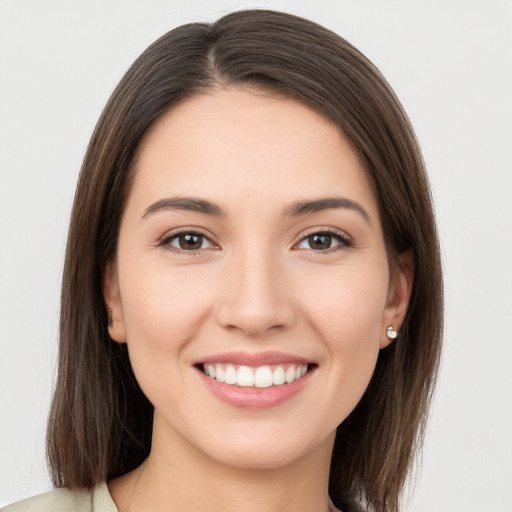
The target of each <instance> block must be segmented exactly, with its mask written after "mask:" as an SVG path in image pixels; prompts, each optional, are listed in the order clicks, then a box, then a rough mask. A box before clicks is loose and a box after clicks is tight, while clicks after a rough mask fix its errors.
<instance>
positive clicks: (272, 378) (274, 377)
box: [203, 364, 308, 388]
mask: <svg viewBox="0 0 512 512" xmlns="http://www.w3.org/2000/svg"><path fill="white" fill-rule="evenodd" d="M285 368H286V369H285ZM203 371H204V373H205V374H206V375H209V376H210V377H211V378H212V379H216V380H217V381H219V382H224V383H226V384H231V385H237V386H241V387H256V388H269V387H270V386H281V385H282V384H285V383H288V384H291V383H292V382H294V381H295V380H298V379H300V378H302V377H304V375H306V373H307V371H308V365H307V364H302V365H298V364H291V365H289V366H288V367H286V365H284V366H283V365H278V366H273V367H272V368H271V367H270V366H259V367H257V368H252V367H250V366H239V367H238V369H237V368H236V367H235V366H234V365H232V364H228V365H225V364H205V365H203Z"/></svg>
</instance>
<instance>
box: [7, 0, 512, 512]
mask: <svg viewBox="0 0 512 512" xmlns="http://www.w3.org/2000/svg"><path fill="white" fill-rule="evenodd" d="M243 7H269V8H274V9H279V10H285V11H289V12H292V13H296V14H299V15H302V16H305V17H308V18H310V19H312V20H315V21H317V22H320V23H322V24H324V25H326V26H327V27H329V28H331V29H333V30H334V31H336V32H337V33H339V34H340V35H342V36H344V37H345V38H346V39H348V40H349V41H350V42H352V43H353V44H355V45H356V46H357V47H358V48H359V49H360V50H362V51H363V52H364V53H366V55H367V56H368V57H369V58H370V59H371V60H373V61H374V62H375V63H376V64H377V66H378V67H379V68H380V69H381V71H382V72H383V73H384V75H385V76H386V77H387V78H388V80H389V81H390V83H391V85H392V86H393V87H394V88H395V90H396V92H397V94H398V96H399V97H400V99H401V100H402V102H403V104H404V106H405V108H406V110H407V111H408V113H409V115H410V117H411V119H412V122H413V124H414V126H415V128H416V130H417V133H418V137H419V139H420V143H421V144H422V147H423V149H424V154H425V158H426V161H427V165H428V168H429V173H430V176H431V181H432V186H433V189H434V196H435V202H436V208H437V213H438V218H439V227H440V232H441V238H442V243H443V254H444V264H445V270H446V291H447V296H446V298H447V302H446V313H447V328H446V336H445V346H446V350H445V353H444V359H443V366H442V372H441V377H440V382H439V387H438V392H437V396H436V401H435V404H434V407H433V410H432V415H431V421H430V424H429V429H428V435H427V442H426V446H425V450H424V457H423V470H422V471H419V472H418V474H417V477H416V479H415V481H416V484H414V481H411V489H412V491H411V493H410V496H411V498H410V501H409V502H408V505H407V506H406V510H408V511H409V512H425V511H430V512H442V511H450V512H482V511H503V512H510V511H512V371H511V368H512V335H511V332H512V328H511V324H512V242H511V238H512V207H511V204H510V203H511V194H512V178H511V171H512V168H511V164H512V151H511V147H512V1H511V0H479V1H477V0H448V1H446V0H444V1H441V0H422V1H411V0H395V1H391V0H389V1H387V0H385V1H381V0H371V1H370V0H358V1H356V0H341V1H337V2H335V1H328V0H317V1H315V2H311V1H285V0H282V1H280V0H275V1H263V0H259V1H258V2H218V1H213V0H212V1H209V0H195V1H193V0H174V1H170V0H167V1H164V0H146V1H142V0H139V1H129V0H123V1H121V0H117V1H114V0H101V1H100V0H83V1H70V0H61V1H56V0H46V1H42V0H37V1H28V0H27V1H26V0H0V244H1V245H0V505H2V504H7V503H9V502H12V501H15V500H18V499H21V498H24V497H27V496H29V495H32V494H35V493H38V492H42V491H44V490H46V489H48V488H49V487H50V484H49V481H48V478H47V476H46V469H45V462H44V428H45V427H44V425H45V419H46V415H47V409H48V404H49V399H50V394H51V387H52V382H53V377H54V373H55V359H56V346H57V330H58V320H57V318H58V296H59V282H60V277H61V267H62V258H63V252H64V245H65V236H66V229H67V223H68V216H69V212H70V207H71V203H72V198H73V193H74V186H75V182H76V178H77V174H78V170H79V167H80V163H81V159H82V157H83V154H84V151H85V148H86V145H87V142H88V139H89V137H90V135H91V132H92V130H93V127H94V124H95V122H96V120H97V118H98V116H99V114H100V111H101V109H102V107H103V105H104V104H105V102H106V100H107V98H108V96H109V95H110V92H111V91H112V89H113V87H114V86H115V84H116V83H117V81H118V80H119V79H120V77H121V75H122V74H123V72H124V71H125V70H126V69H127V67H128V66H129V65H130V64H131V62H132V61H133V60H134V58H135V57H136V56H138V55H139V53H140V52H141V51H142V50H143V49H144V48H145V47H146V46H147V45H148V44H149V43H151V42H152V41H153V40H154V39H156V38H157V37H158V36H159V35H161V34H163V33H164V32H166V31H167V30H169V29H170V28H172V27H174V26H176V25H180V24H182V23H185V22H189V21H197V20H209V19H212V18H215V17H218V16H219V15H221V14H223V13H225V12H228V11H231V10H235V9H238V8H243Z"/></svg>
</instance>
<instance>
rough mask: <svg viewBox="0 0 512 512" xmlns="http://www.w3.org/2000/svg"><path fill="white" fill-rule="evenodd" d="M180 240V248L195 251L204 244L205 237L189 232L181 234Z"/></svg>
mask: <svg viewBox="0 0 512 512" xmlns="http://www.w3.org/2000/svg"><path fill="white" fill-rule="evenodd" d="M178 242H179V246H180V249H185V250H189V251H190V250H192V251H195V250H197V249H201V246H202V245H203V237H202V236H201V235H195V234H192V233H188V234H186V235H179V236H178Z"/></svg>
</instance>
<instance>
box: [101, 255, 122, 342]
mask: <svg viewBox="0 0 512 512" xmlns="http://www.w3.org/2000/svg"><path fill="white" fill-rule="evenodd" d="M102 287H103V299H104V300H105V307H106V308H107V313H108V333H109V335H110V337H111V338H112V339H113V340H114V341H117V342H118V343H126V327H125V323H124V315H123V305H122V302H121V294H120V293H119V279H118V276H117V267H116V264H115V262H113V261H109V262H108V263H107V264H106V265H105V267H104V269H103V275H102Z"/></svg>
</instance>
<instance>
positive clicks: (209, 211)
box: [142, 197, 226, 219]
mask: <svg viewBox="0 0 512 512" xmlns="http://www.w3.org/2000/svg"><path fill="white" fill-rule="evenodd" d="M162 210H188V211H192V212H199V213H204V214H206V215H213V216H214V217H226V212H225V211H224V210H223V209H222V208H221V207H220V206H218V205H216V204H215V203H212V202H211V201H207V200H206V199H199V198H196V197H169V198H166V199H161V200H160V201H157V202H156V203H153V204H152V205H151V206H149V207H148V208H146V210H145V211H144V215H143V216H142V219H145V218H146V217H149V216H150V215H153V214H154V213H157V212H160V211H162Z"/></svg>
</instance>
